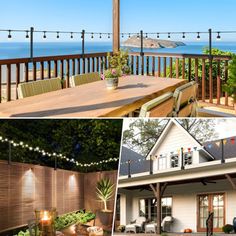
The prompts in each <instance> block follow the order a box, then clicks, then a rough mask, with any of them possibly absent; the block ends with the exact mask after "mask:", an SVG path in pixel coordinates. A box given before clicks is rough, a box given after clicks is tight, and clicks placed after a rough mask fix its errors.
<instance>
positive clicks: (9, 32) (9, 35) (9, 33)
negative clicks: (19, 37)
mask: <svg viewBox="0 0 236 236" xmlns="http://www.w3.org/2000/svg"><path fill="white" fill-rule="evenodd" d="M8 39H9V40H10V39H12V36H11V30H9V31H8Z"/></svg>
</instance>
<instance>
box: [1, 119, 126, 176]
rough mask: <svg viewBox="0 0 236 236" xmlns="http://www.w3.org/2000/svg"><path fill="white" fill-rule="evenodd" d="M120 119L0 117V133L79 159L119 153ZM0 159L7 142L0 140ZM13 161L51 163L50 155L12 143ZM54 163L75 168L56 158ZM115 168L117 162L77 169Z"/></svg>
mask: <svg viewBox="0 0 236 236" xmlns="http://www.w3.org/2000/svg"><path fill="white" fill-rule="evenodd" d="M121 130H122V120H1V123H0V135H1V136H3V137H5V138H8V139H13V140H15V141H16V142H20V141H23V142H24V143H26V144H29V145H31V146H34V147H40V148H41V149H44V150H45V151H47V152H51V153H53V152H56V153H61V154H63V155H65V156H67V157H69V158H74V159H75V160H76V161H79V162H81V163H91V162H98V161H100V160H104V159H109V158H114V157H119V150H120V141H121ZM0 159H5V160H6V159H8V144H6V143H0ZM12 159H13V161H18V162H25V163H33V164H40V165H47V166H54V159H50V157H47V156H45V157H43V156H41V155H40V154H38V153H36V152H33V151H29V150H28V149H23V148H20V147H12ZM58 167H59V168H63V169H77V168H76V167H75V165H74V164H73V163H69V162H66V161H64V160H58ZM111 169H117V163H109V164H108V163H106V164H103V165H102V166H99V167H97V166H96V167H91V168H89V169H84V168H81V169H79V170H80V171H85V172H86V171H95V170H98V171H99V170H111Z"/></svg>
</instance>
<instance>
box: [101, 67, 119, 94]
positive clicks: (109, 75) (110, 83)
mask: <svg viewBox="0 0 236 236" xmlns="http://www.w3.org/2000/svg"><path fill="white" fill-rule="evenodd" d="M121 75H122V72H121V70H120V69H119V68H110V69H107V70H105V71H104V75H103V79H104V80H105V81H106V86H107V89H109V90H114V89H116V88H117V87H118V83H119V77H121Z"/></svg>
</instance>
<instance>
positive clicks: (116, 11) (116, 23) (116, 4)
mask: <svg viewBox="0 0 236 236" xmlns="http://www.w3.org/2000/svg"><path fill="white" fill-rule="evenodd" d="M119 50H120V0H113V52H118V51H119Z"/></svg>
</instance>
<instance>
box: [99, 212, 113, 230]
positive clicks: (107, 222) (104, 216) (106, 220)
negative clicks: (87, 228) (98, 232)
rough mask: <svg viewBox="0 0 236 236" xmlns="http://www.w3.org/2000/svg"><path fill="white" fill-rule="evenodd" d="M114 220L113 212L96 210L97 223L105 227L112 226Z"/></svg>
mask: <svg viewBox="0 0 236 236" xmlns="http://www.w3.org/2000/svg"><path fill="white" fill-rule="evenodd" d="M112 220H113V212H103V211H97V212H96V220H95V225H96V226H99V227H102V228H103V229H106V228H111V226H112Z"/></svg>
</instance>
